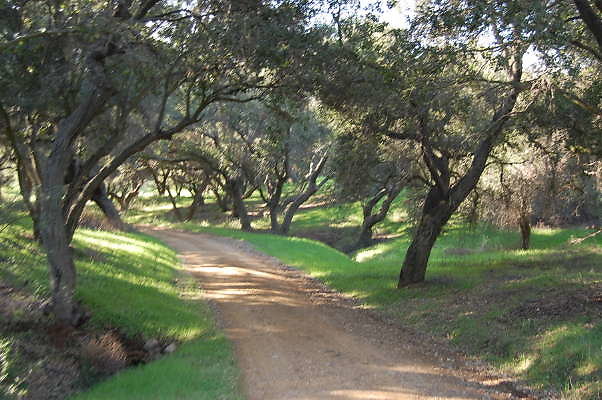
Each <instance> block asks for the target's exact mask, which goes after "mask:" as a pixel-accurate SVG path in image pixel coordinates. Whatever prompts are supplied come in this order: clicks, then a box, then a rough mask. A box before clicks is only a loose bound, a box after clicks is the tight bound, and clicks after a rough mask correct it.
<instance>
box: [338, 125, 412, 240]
mask: <svg viewBox="0 0 602 400" xmlns="http://www.w3.org/2000/svg"><path fill="white" fill-rule="evenodd" d="M335 154H336V155H337V156H336V157H335V160H334V165H335V168H336V184H337V186H338V192H339V196H340V197H341V198H342V199H345V200H348V201H359V202H360V203H361V206H362V224H361V226H360V231H359V234H358V236H357V239H356V241H355V243H354V244H353V245H352V246H351V247H350V248H349V250H350V251H353V250H357V249H361V248H364V247H368V246H371V245H372V244H373V230H374V227H375V226H376V225H377V224H378V223H380V222H382V221H383V220H384V219H385V218H386V216H387V214H388V213H389V209H390V208H391V205H392V204H393V201H394V200H395V199H396V198H397V196H398V195H399V193H401V191H402V189H403V188H404V186H405V185H406V184H407V182H408V181H409V179H410V177H411V176H412V175H413V173H412V166H411V164H412V162H411V155H412V151H411V149H409V148H402V147H401V146H400V144H399V143H397V142H395V141H393V140H392V139H388V138H379V137H378V136H377V135H371V134H366V133H365V132H362V131H361V128H359V127H356V128H355V130H354V129H353V128H352V129H350V130H349V131H347V132H344V133H342V134H340V136H339V138H338V140H337V147H336V150H335ZM358 172H359V173H358Z"/></svg>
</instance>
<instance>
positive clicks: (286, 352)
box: [146, 228, 513, 400]
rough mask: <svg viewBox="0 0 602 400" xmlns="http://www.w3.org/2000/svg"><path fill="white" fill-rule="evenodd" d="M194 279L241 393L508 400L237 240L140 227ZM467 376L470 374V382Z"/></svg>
mask: <svg viewBox="0 0 602 400" xmlns="http://www.w3.org/2000/svg"><path fill="white" fill-rule="evenodd" d="M146 231H147V232H148V233H150V234H152V235H154V236H156V237H158V238H160V239H161V240H163V241H164V242H166V243H167V244H168V245H170V246H171V247H172V248H174V249H175V250H176V251H177V252H178V254H179V255H180V258H181V261H182V263H183V265H184V268H186V269H187V270H188V271H189V272H191V273H192V274H194V275H195V276H196V277H198V279H199V281H200V282H201V285H202V287H203V289H204V293H205V294H204V295H205V296H206V298H207V299H208V300H209V301H210V302H212V303H213V304H214V306H215V308H216V310H217V313H218V316H217V318H218V320H219V322H220V326H221V327H222V329H223V330H224V331H225V333H226V335H227V336H228V337H229V338H230V340H231V341H232V342H233V344H234V348H235V353H236V357H237V359H238V362H239V366H240V367H241V370H242V373H243V377H242V379H243V388H244V390H245V392H246V395H247V398H248V399H249V400H302V399H303V400H310V399H455V400H461V399H510V398H513V397H512V395H511V394H509V393H502V392H497V391H494V390H493V388H492V387H490V386H487V385H485V384H483V383H479V382H478V380H477V379H472V378H471V376H470V375H469V374H468V373H467V372H465V371H463V370H462V369H461V368H458V367H452V366H450V365H449V364H450V362H449V360H448V362H447V364H448V365H447V366H443V364H442V363H441V362H440V361H438V360H437V359H436V358H435V357H432V356H426V355H423V354H421V353H420V352H419V346H417V345H415V344H414V345H413V344H412V343H413V342H415V340H416V339H415V338H414V339H410V338H408V337H407V336H406V335H405V334H404V331H403V330H402V329H401V328H399V327H396V326H394V325H392V324H388V323H386V322H383V321H382V320H379V319H377V318H374V317H373V316H371V314H370V313H368V312H366V311H364V310H362V309H359V308H358V307H354V303H353V302H352V301H351V300H349V299H346V298H344V297H343V296H340V295H337V294H336V293H333V292H332V291H329V290H328V289H326V288H324V287H322V286H321V285H320V284H318V283H317V282H315V281H314V280H312V279H310V278H308V277H307V276H305V275H304V274H302V273H300V272H299V271H296V270H293V269H291V268H287V267H285V266H283V265H281V264H280V263H279V262H278V261H277V260H275V259H274V258H271V257H269V256H265V255H262V254H260V253H258V252H257V251H253V250H252V249H250V248H249V246H248V245H246V244H245V243H244V242H241V241H236V240H232V239H227V238H221V237H214V236H210V235H206V234H192V233H185V232H180V231H174V230H160V229H152V228H149V229H147V230H146ZM470 379H472V381H470Z"/></svg>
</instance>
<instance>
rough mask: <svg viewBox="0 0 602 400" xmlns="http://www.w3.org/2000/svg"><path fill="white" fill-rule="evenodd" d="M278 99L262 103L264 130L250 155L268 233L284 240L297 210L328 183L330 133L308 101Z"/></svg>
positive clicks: (329, 176)
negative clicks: (264, 121)
mask: <svg viewBox="0 0 602 400" xmlns="http://www.w3.org/2000/svg"><path fill="white" fill-rule="evenodd" d="M278 100H281V102H280V104H278V103H277V102H276V101H275V99H271V100H269V101H268V102H265V103H264V105H265V106H264V107H265V112H266V113H267V116H266V121H267V126H266V128H265V129H264V130H263V134H262V135H261V137H260V138H259V140H258V142H257V145H256V146H254V147H253V151H252V155H253V158H254V160H255V163H256V164H257V166H258V171H257V173H258V174H257V177H256V179H257V183H258V184H259V193H260V195H261V197H262V199H263V201H264V202H265V204H266V207H267V208H268V212H269V216H270V226H271V230H272V231H273V232H275V233H280V234H283V235H287V234H288V233H289V231H290V227H291V224H292V221H293V218H294V216H295V214H296V213H297V211H298V210H299V208H300V207H301V206H302V205H303V204H304V203H306V202H307V201H308V200H309V199H310V198H311V197H312V196H313V195H315V194H316V193H317V192H318V191H319V190H320V189H321V188H322V187H323V186H324V185H325V184H326V183H327V182H328V181H329V180H330V178H331V173H330V172H329V171H328V160H329V157H330V155H331V152H330V147H331V145H330V143H331V140H332V138H331V135H332V132H331V130H330V129H329V128H328V127H327V126H326V125H325V124H324V123H323V122H321V121H320V120H319V118H317V115H316V114H317V113H318V110H316V109H315V107H314V108H313V109H312V107H311V106H310V105H309V104H308V103H307V102H305V103H304V102H301V101H296V102H292V101H291V102H290V104H287V102H286V101H285V100H284V99H282V98H280V97H279V98H278ZM289 100H291V99H289ZM288 182H290V183H291V185H289V187H288V190H287V188H286V186H285V185H286V184H287V183H288Z"/></svg>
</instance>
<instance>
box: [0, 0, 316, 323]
mask: <svg viewBox="0 0 602 400" xmlns="http://www.w3.org/2000/svg"><path fill="white" fill-rule="evenodd" d="M42 4H43V5H44V7H42ZM42 4H40V2H18V3H17V2H14V3H13V2H8V3H7V2H4V3H2V5H1V7H2V12H1V13H0V15H1V16H2V17H1V18H2V22H3V23H2V25H1V26H2V28H0V38H1V39H0V40H1V42H0V48H2V49H3V50H9V51H2V53H0V88H1V89H0V131H1V132H2V134H3V135H4V136H5V137H6V138H7V139H8V142H9V143H10V146H11V148H12V150H14V152H15V154H16V157H17V164H18V169H19V179H20V182H21V188H22V192H23V195H24V199H25V201H26V204H27V206H28V209H29V212H30V215H31V216H32V218H33V220H34V225H35V227H36V230H37V231H38V232H39V235H40V239H41V242H42V245H43V246H44V248H45V250H46V254H47V258H48V262H49V269H50V276H51V288H52V290H51V292H52V304H53V312H54V314H55V316H56V317H57V319H58V320H59V321H60V322H62V323H67V324H77V323H78V322H79V321H80V319H81V315H82V313H81V312H79V310H78V307H77V306H76V304H75V302H74V297H73V296H74V291H75V284H76V271H75V265H74V263H73V257H72V254H71V249H70V247H69V244H70V242H71V240H72V236H73V233H74V231H75V228H76V227H77V224H78V221H79V218H80V216H81V213H82V212H83V210H84V207H85V204H86V202H87V201H88V200H90V199H91V198H92V196H93V195H94V193H95V192H96V191H97V190H98V188H99V187H100V185H101V184H102V182H103V180H104V179H106V178H107V177H108V176H109V175H111V174H112V173H114V172H115V171H116V169H117V168H118V167H119V166H120V165H121V164H123V163H124V162H125V161H126V160H127V159H128V158H129V157H130V156H131V155H133V154H135V153H137V152H139V151H141V150H143V149H144V148H145V147H146V146H148V145H149V144H151V143H153V142H155V141H158V140H163V139H170V138H172V137H173V136H174V135H175V134H176V133H179V132H181V131H182V130H184V129H185V128H187V127H188V126H191V125H194V124H196V123H198V122H199V121H200V120H202V118H203V111H204V110H205V109H206V108H207V106H208V105H210V104H212V103H215V102H220V101H231V100H235V101H241V95H242V94H244V93H245V92H246V91H247V90H248V89H250V88H255V89H257V88H259V89H260V90H266V89H267V88H269V87H271V86H273V85H275V84H276V83H279V84H280V83H281V81H282V80H283V78H284V77H285V76H286V73H285V69H286V68H287V67H292V65H294V64H295V60H296V58H297V57H299V56H300V55H301V54H302V53H303V46H301V44H302V43H303V41H304V40H311V39H312V36H311V33H310V32H308V31H307V30H306V29H305V22H306V21H307V15H308V12H309V11H310V10H309V9H308V5H307V4H305V3H304V2H278V1H277V2H271V3H270V4H269V5H267V4H263V3H260V2H249V3H244V4H242V3H241V4H236V5H235V4H234V3H231V2H229V1H219V0H214V1H198V2H193V3H191V2H185V1H176V2H167V3H164V2H160V1H157V0H145V1H115V2H101V1H78V0H72V1H68V2H60V3H57V2H54V1H44V2H42ZM254 93H257V92H254ZM255 95H256V94H255ZM101 121H102V123H101ZM73 160H77V161H78V162H79V163H80V165H81V166H82V167H81V168H80V170H79V172H78V174H77V175H76V176H75V177H74V178H73V179H72V180H70V181H69V182H68V183H66V180H65V171H67V169H68V166H69V165H70V163H72V162H73Z"/></svg>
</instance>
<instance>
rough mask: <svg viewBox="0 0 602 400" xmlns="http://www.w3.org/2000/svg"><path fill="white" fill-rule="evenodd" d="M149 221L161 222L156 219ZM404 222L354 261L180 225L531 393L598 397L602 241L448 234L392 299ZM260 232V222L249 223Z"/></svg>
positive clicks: (345, 220)
mask: <svg viewBox="0 0 602 400" xmlns="http://www.w3.org/2000/svg"><path fill="white" fill-rule="evenodd" d="M151 209H152V206H151ZM357 212H358V207H357V206H352V207H348V208H347V209H345V207H344V206H335V207H326V208H313V209H309V210H305V211H302V212H301V213H300V214H299V217H298V218H297V219H296V221H295V224H296V227H295V229H294V231H299V230H303V229H311V228H312V227H320V226H321V227H328V226H329V227H335V228H336V227H337V226H338V227H341V226H351V225H352V224H353V223H354V222H355V220H356V219H357ZM144 214H145V213H144V212H143V213H140V214H139V216H143V215H144ZM155 218H156V220H157V219H158V220H161V221H162V220H163V219H162V217H161V215H160V213H158V214H156V215H155ZM402 218H403V211H402V210H400V208H397V210H393V214H392V217H391V218H389V220H388V221H386V223H385V224H384V226H382V227H381V228H380V229H381V231H382V232H384V233H390V234H393V235H401V236H400V237H399V238H398V239H395V240H391V241H388V242H385V243H381V244H378V245H376V246H373V247H371V248H368V249H365V250H363V251H360V252H359V253H358V254H356V255H355V257H354V259H351V258H349V257H347V256H346V255H345V254H343V253H340V252H338V251H336V250H334V249H332V248H330V247H328V246H326V245H324V244H322V243H319V242H316V241H312V240H308V239H301V238H295V237H280V236H274V235H269V234H249V233H243V232H240V231H236V230H233V229H228V228H224V227H208V226H207V225H208V223H207V222H204V223H201V224H199V223H188V224H178V226H180V227H183V228H186V229H189V230H202V231H205V232H211V233H215V234H219V235H226V236H230V237H235V238H240V239H245V240H247V241H249V242H251V243H253V244H254V245H255V246H256V247H257V248H258V249H259V250H261V251H264V252H266V253H268V254H271V255H273V256H276V257H278V258H280V259H281V260H282V261H283V262H285V263H287V264H289V265H293V266H296V267H299V268H301V269H303V270H305V271H307V272H309V273H310V274H312V275H313V276H315V277H317V278H319V279H321V280H323V281H324V282H325V283H327V284H328V285H330V286H332V287H334V288H336V289H338V290H341V291H343V292H346V293H349V294H351V295H354V296H357V297H359V298H361V299H362V300H363V301H364V302H365V303H366V304H367V305H368V306H370V307H375V308H378V309H380V310H382V311H383V312H386V313H388V314H390V315H394V316H396V317H398V318H399V319H400V320H401V321H403V323H406V324H410V325H412V326H414V327H415V328H417V329H420V330H424V331H427V332H431V333H433V334H435V335H437V336H439V337H445V338H447V339H449V340H450V341H451V342H453V343H455V344H456V345H458V346H459V347H460V348H462V349H463V350H465V351H467V352H468V353H470V354H473V355H475V356H479V357H483V358H485V359H487V360H488V361H490V362H492V363H493V364H494V365H496V366H498V367H499V368H501V369H503V370H504V371H506V372H510V373H513V374H515V375H517V376H519V377H521V378H523V379H525V380H527V381H528V382H529V383H530V384H532V385H534V386H537V387H540V388H545V387H548V388H554V389H556V390H560V391H562V392H563V393H564V394H565V395H566V396H575V397H577V398H598V397H597V396H598V395H599V391H600V389H601V387H602V386H600V381H602V324H601V321H600V310H599V308H597V307H599V304H598V303H596V302H591V301H589V300H591V298H593V297H595V295H596V293H598V292H599V288H600V285H599V283H600V282H601V281H602V235H599V236H597V237H595V238H593V239H589V240H588V241H586V242H583V243H582V244H580V245H578V246H575V245H569V244H568V242H569V240H570V239H571V238H572V237H582V236H585V235H586V234H587V233H588V231H586V230H583V229H563V230H560V229H540V230H534V234H533V237H532V249H531V250H528V251H522V250H514V249H516V248H517V245H518V241H519V238H518V235H517V234H516V233H515V232H505V231H499V230H495V229H491V228H484V227H481V228H479V229H477V230H473V231H470V230H468V229H467V228H465V227H462V226H453V225H452V226H450V227H448V229H447V232H446V233H445V234H444V235H443V237H441V238H440V240H439V241H438V242H437V245H436V247H435V249H434V251H433V254H432V257H431V262H430V266H429V271H428V283H427V284H424V285H420V286H416V287H413V288H408V289H404V290H397V289H395V283H396V278H397V274H398V272H399V267H400V265H401V261H402V259H403V255H404V254H405V250H406V248H407V246H408V244H409V240H408V236H407V235H404V234H403V233H404V231H405V230H406V228H407V226H405V225H404V224H403V223H401V222H400V221H401V220H402ZM227 225H228V224H222V226H227ZM264 225H265V219H262V220H259V221H257V222H256V223H255V226H256V227H260V228H261V227H263V226H264ZM592 296H593V297H592Z"/></svg>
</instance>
